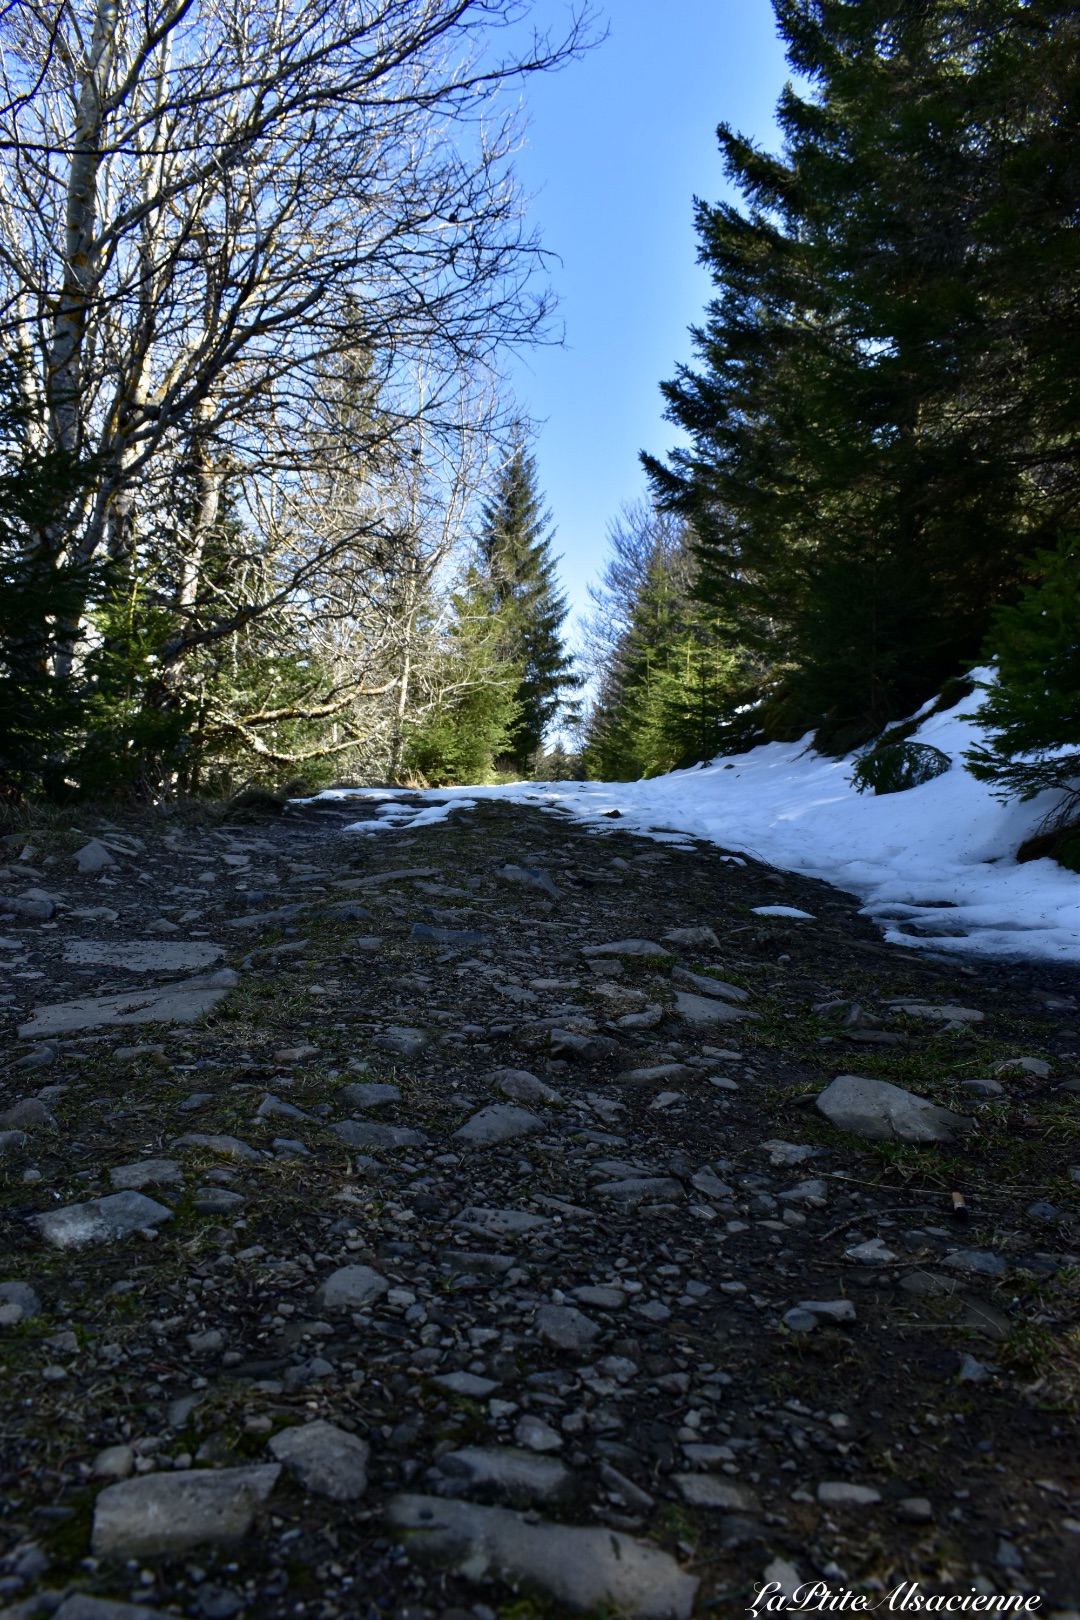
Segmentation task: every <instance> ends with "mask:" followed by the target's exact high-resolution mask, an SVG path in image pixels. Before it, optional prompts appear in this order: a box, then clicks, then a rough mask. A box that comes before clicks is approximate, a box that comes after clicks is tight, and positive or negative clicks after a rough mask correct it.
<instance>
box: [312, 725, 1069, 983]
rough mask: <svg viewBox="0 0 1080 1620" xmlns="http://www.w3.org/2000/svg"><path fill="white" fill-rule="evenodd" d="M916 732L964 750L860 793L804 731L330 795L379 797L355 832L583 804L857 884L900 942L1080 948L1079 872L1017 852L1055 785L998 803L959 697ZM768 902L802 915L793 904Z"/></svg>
mask: <svg viewBox="0 0 1080 1620" xmlns="http://www.w3.org/2000/svg"><path fill="white" fill-rule="evenodd" d="M969 701H970V702H972V703H974V702H976V701H977V700H976V699H975V698H972V699H970V700H969ZM915 739H917V740H918V741H920V742H927V743H932V744H933V746H934V747H935V748H940V749H941V750H942V752H943V753H945V754H947V755H948V756H949V758H950V760H951V761H952V764H951V768H950V769H949V770H948V771H946V772H945V773H944V774H943V775H941V776H937V777H935V778H934V779H933V780H932V781H929V782H924V783H922V784H921V785H920V786H919V787H914V788H909V789H908V790H907V791H906V792H903V793H890V794H881V795H875V794H871V793H857V792H856V791H855V789H854V787H853V786H852V785H851V773H852V769H853V766H854V763H855V758H856V756H855V755H853V754H852V755H849V756H848V757H847V758H845V759H840V760H837V759H831V758H828V757H826V756H825V755H822V754H818V753H815V752H814V750H813V748H812V747H811V746H810V742H809V738H803V740H802V741H801V742H798V743H768V744H766V745H764V746H763V747H760V748H755V749H753V750H752V751H751V752H750V753H748V754H738V755H734V756H728V757H726V758H725V757H721V758H719V759H716V760H713V761H712V762H711V763H709V764H706V765H695V766H694V767H693V768H692V769H690V770H685V771H673V772H671V773H670V774H669V775H667V776H657V777H652V778H650V779H649V780H647V781H641V782H557V783H544V784H543V785H540V784H537V783H535V782H519V783H514V784H512V785H510V786H497V787H462V788H439V789H437V790H434V791H432V792H431V793H428V794H416V793H415V792H412V791H410V792H409V793H408V794H407V795H406V797H407V798H408V799H409V801H410V802H409V803H408V804H407V805H406V804H402V803H401V802H400V800H399V799H398V797H397V796H396V795H394V794H393V793H392V792H390V791H388V790H385V789H378V790H370V791H369V792H364V790H357V789H330V790H329V791H328V792H326V793H323V794H321V795H319V797H321V798H341V797H346V796H349V795H352V796H361V795H362V796H364V797H370V798H371V799H374V800H377V801H381V803H380V819H379V820H378V821H368V822H359V823H357V824H356V829H355V830H356V831H357V832H363V833H370V834H374V835H377V834H378V833H379V832H380V831H381V830H382V828H383V827H384V826H388V825H392V826H395V827H398V828H401V827H413V826H430V825H431V824H432V823H434V822H439V821H445V820H446V818H447V817H448V816H449V815H450V813H451V811H453V810H455V809H466V808H468V809H471V808H473V807H474V806H475V805H476V804H477V803H478V802H479V801H480V800H482V799H505V800H510V801H516V802H519V803H522V804H528V805H533V806H536V807H538V808H539V809H541V810H547V811H552V812H556V813H561V814H570V815H573V816H575V817H577V818H579V819H581V820H583V821H586V822H588V823H590V824H591V825H593V826H594V828H595V830H596V831H597V832H598V833H611V832H614V831H616V830H617V829H618V830H624V831H626V832H632V833H636V834H640V835H642V836H644V837H647V838H651V839H653V840H654V841H655V842H657V843H660V844H667V845H673V846H675V847H677V848H678V847H682V848H693V844H692V843H690V842H689V840H692V839H701V840H705V841H707V842H709V843H712V844H716V845H719V846H721V847H722V848H724V849H725V850H738V851H742V852H745V853H746V854H747V855H750V856H753V857H755V858H757V859H758V860H762V861H766V862H768V863H769V864H770V865H772V866H776V867H781V868H786V869H787V870H789V871H792V872H799V873H802V874H803V875H805V876H808V877H816V878H823V879H825V880H826V881H828V882H829V883H833V884H835V885H836V886H837V887H838V888H841V889H845V890H847V891H848V892H850V893H852V894H855V895H858V896H859V897H860V899H862V900H863V902H864V906H863V910H864V912H865V913H866V914H867V915H868V916H870V917H872V918H874V919H875V921H877V922H878V923H879V924H880V926H881V927H882V929H883V930H884V933H885V937H886V939H888V940H890V941H891V942H893V943H895V944H903V945H906V946H913V947H916V948H918V947H923V948H931V949H934V950H938V951H951V952H963V953H971V954H975V955H979V956H989V957H1001V958H1021V957H1022V958H1042V959H1045V960H1050V961H1068V962H1074V961H1080V875H1078V874H1077V873H1074V872H1069V871H1066V870H1065V869H1063V868H1062V867H1060V866H1058V865H1057V864H1056V862H1054V861H1052V860H1049V859H1043V860H1038V861H1027V862H1025V863H1024V864H1022V865H1021V864H1019V863H1018V862H1017V861H1016V859H1015V851H1016V849H1017V848H1018V847H1019V845H1020V844H1021V843H1023V841H1024V839H1025V838H1029V837H1031V836H1032V834H1033V833H1034V832H1035V831H1036V830H1037V829H1038V827H1039V825H1040V823H1041V821H1042V820H1043V818H1044V817H1045V816H1046V814H1047V813H1048V811H1049V810H1051V809H1052V808H1053V805H1054V803H1055V795H1054V794H1052V793H1047V794H1043V795H1041V796H1040V797H1039V798H1038V799H1033V800H1031V801H1030V802H1029V803H1027V804H1020V803H1018V802H1015V801H1014V802H1011V803H1009V804H1005V805H1003V804H1000V803H999V802H998V801H997V800H996V799H995V798H994V797H993V796H992V793H991V791H990V788H989V786H988V785H987V784H986V783H983V782H978V781H976V780H975V778H974V777H973V776H971V775H970V774H969V772H967V771H966V770H965V769H964V768H963V760H962V755H963V754H964V752H965V750H967V749H968V748H970V747H971V746H972V745H973V744H975V743H977V742H980V741H983V740H984V737H983V733H982V732H981V730H980V728H979V727H977V726H976V725H975V724H974V723H973V722H972V721H971V720H965V719H962V718H961V717H960V715H959V714H958V713H957V711H956V710H950V711H948V712H947V713H944V714H935V715H928V716H927V717H926V718H925V719H924V720H923V721H922V724H921V725H920V726H919V729H918V731H917V732H916V733H915ZM418 799H419V800H420V801H421V804H420V807H419V808H418V807H417V802H416V801H417V800H418ZM431 801H437V802H434V803H432V802H431ZM613 810H617V811H618V812H619V814H618V817H617V818H615V817H612V816H611V812H612V811H613ZM384 812H385V813H384ZM757 909H758V910H761V911H764V912H765V913H766V914H768V913H770V912H771V913H772V914H773V915H783V916H791V915H793V914H795V915H797V913H795V911H794V908H791V907H778V906H764V907H761V908H757Z"/></svg>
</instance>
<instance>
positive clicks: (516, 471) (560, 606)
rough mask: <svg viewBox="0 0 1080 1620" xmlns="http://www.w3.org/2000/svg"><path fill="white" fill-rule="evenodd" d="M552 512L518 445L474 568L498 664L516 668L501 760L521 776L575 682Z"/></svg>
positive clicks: (489, 508)
mask: <svg viewBox="0 0 1080 1620" xmlns="http://www.w3.org/2000/svg"><path fill="white" fill-rule="evenodd" d="M550 523H551V514H550V512H548V511H545V510H544V504H543V496H542V495H541V494H540V492H539V490H538V488H537V476H536V463H535V461H534V459H533V457H532V456H531V455H529V453H528V452H527V450H526V449H525V447H524V445H523V444H520V443H519V444H518V445H517V446H516V447H515V448H514V450H513V453H512V454H511V456H510V458H509V460H508V461H507V462H506V463H505V465H504V466H503V467H502V469H501V470H500V473H499V476H498V479H497V481H496V485H495V489H494V491H493V493H492V496H491V499H490V500H489V501H488V502H487V503H486V505H485V506H484V509H483V517H482V524H481V530H480V543H479V549H480V558H481V566H482V570H483V573H484V575H485V576H486V580H487V582H488V583H487V589H488V591H489V593H490V597H489V599H490V605H491V613H492V615H493V617H494V618H495V619H496V620H497V622H498V625H499V636H498V640H497V654H498V658H499V660H500V662H503V663H506V664H511V665H514V666H515V667H516V668H517V670H518V671H519V675H518V683H517V687H516V689H515V691H514V693H513V703H514V706H515V718H514V720H513V722H512V725H511V730H510V740H509V744H508V746H507V748H506V750H505V752H504V755H503V760H504V762H505V764H506V766H507V767H509V768H510V769H512V770H514V771H516V772H517V773H518V774H519V775H524V774H525V773H526V772H527V771H528V770H529V766H530V761H531V760H532V758H533V756H534V755H535V754H536V753H537V751H538V750H539V749H540V748H541V747H542V746H543V741H544V736H545V733H546V732H547V731H548V729H549V728H550V726H551V725H552V723H553V722H554V720H555V718H556V716H557V715H558V713H559V710H560V709H561V708H562V707H563V706H564V704H565V702H566V698H565V694H566V693H568V692H570V691H573V690H574V689H575V688H576V687H577V686H578V685H579V681H578V677H577V676H576V675H575V674H574V673H573V667H572V666H573V659H572V658H571V656H570V654H569V653H568V652H567V650H566V646H565V644H564V642H563V638H562V634H561V631H562V626H563V623H564V621H565V619H566V615H567V611H568V609H567V604H566V600H565V598H564V597H563V596H561V595H560V594H559V589H558V585H557V583H556V572H555V570H556V562H557V559H556V558H555V557H553V556H552V553H551V542H552V540H553V538H554V535H553V532H552V531H551V529H550V527H549V525H550Z"/></svg>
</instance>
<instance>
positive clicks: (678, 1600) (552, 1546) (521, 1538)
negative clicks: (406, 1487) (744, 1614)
mask: <svg viewBox="0 0 1080 1620" xmlns="http://www.w3.org/2000/svg"><path fill="white" fill-rule="evenodd" d="M387 1516H388V1519H389V1522H390V1525H391V1527H392V1529H393V1530H394V1531H396V1532H397V1534H398V1535H399V1536H400V1537H401V1538H402V1540H403V1541H404V1542H405V1546H406V1549H407V1551H408V1552H409V1554H410V1556H413V1557H416V1558H420V1559H426V1560H431V1561H432V1562H434V1563H438V1564H443V1565H449V1566H450V1567H452V1568H454V1569H457V1570H459V1571H460V1572H461V1573H462V1574H464V1575H465V1576H466V1577H467V1578H468V1579H471V1580H474V1581H483V1580H488V1579H494V1578H497V1577H500V1576H502V1577H504V1578H507V1579H509V1580H510V1581H511V1582H514V1583H516V1582H520V1583H521V1584H522V1585H524V1586H526V1587H533V1588H535V1589H538V1590H539V1591H541V1592H543V1593H545V1594H546V1595H547V1596H548V1597H551V1598H553V1599H554V1601H555V1602H556V1603H561V1604H564V1605H565V1606H566V1607H567V1608H570V1609H576V1610H578V1611H579V1612H586V1613H587V1612H589V1611H591V1610H598V1609H612V1610H615V1611H616V1612H617V1613H618V1614H619V1615H621V1616H624V1617H625V1620H689V1617H690V1612H691V1609H692V1607H693V1603H694V1596H695V1594H696V1592H697V1588H698V1580H697V1577H696V1576H693V1575H688V1574H686V1573H685V1572H684V1571H683V1570H681V1569H680V1568H679V1566H678V1564H677V1563H676V1562H675V1560H674V1558H672V1557H671V1555H670V1554H669V1553H666V1552H662V1551H661V1550H660V1549H659V1548H657V1547H651V1546H649V1545H648V1543H647V1542H643V1541H638V1540H636V1539H635V1538H633V1537H631V1536H627V1535H624V1534H623V1533H622V1532H621V1531H618V1530H611V1529H608V1528H606V1527H599V1526H596V1527H590V1528H588V1529H579V1528H577V1527H574V1526H570V1525H562V1524H548V1523H545V1522H544V1521H543V1520H541V1521H540V1522H539V1523H534V1524H530V1523H529V1522H528V1521H527V1520H525V1519H523V1518H521V1517H520V1516H519V1515H518V1514H516V1513H513V1512H511V1511H510V1510H509V1509H507V1508H493V1507H479V1506H477V1504H476V1503H474V1502H455V1501H445V1500H443V1499H442V1498H440V1497H437V1496H398V1497H395V1498H393V1499H392V1500H391V1502H390V1503H389V1506H388V1510H387Z"/></svg>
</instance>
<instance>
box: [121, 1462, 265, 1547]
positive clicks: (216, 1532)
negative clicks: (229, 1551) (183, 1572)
mask: <svg viewBox="0 0 1080 1620" xmlns="http://www.w3.org/2000/svg"><path fill="white" fill-rule="evenodd" d="M280 1473H281V1466H280V1464H279V1463H266V1464H260V1465H257V1466H255V1467H251V1468H219V1469H209V1468H207V1469H202V1468H198V1469H196V1468H193V1469H188V1470H185V1471H183V1472H180V1473H169V1474H165V1473H159V1474H143V1475H141V1476H140V1477H139V1478H137V1479H128V1480H124V1481H122V1483H120V1484H118V1485H110V1486H108V1488H107V1489H106V1490H104V1491H102V1492H101V1494H100V1496H99V1497H98V1499H97V1501H96V1502H95V1504H94V1528H93V1535H92V1538H91V1545H92V1548H93V1551H94V1553H95V1554H96V1556H97V1557H99V1558H154V1557H160V1556H165V1557H173V1558H175V1557H177V1556H179V1555H180V1554H182V1553H186V1552H191V1551H192V1550H193V1549H194V1548H196V1547H205V1546H213V1545H220V1544H227V1543H229V1542H233V1541H239V1540H240V1539H241V1538H242V1537H243V1536H246V1535H247V1533H248V1531H249V1530H250V1529H251V1527H252V1525H253V1523H254V1522H255V1516H256V1514H257V1512H258V1510H259V1508H260V1507H261V1506H262V1504H263V1503H264V1502H265V1501H266V1499H267V1497H268V1496H269V1495H270V1492H271V1491H272V1490H273V1488H274V1486H275V1484H276V1483H277V1479H278V1475H279V1474H280Z"/></svg>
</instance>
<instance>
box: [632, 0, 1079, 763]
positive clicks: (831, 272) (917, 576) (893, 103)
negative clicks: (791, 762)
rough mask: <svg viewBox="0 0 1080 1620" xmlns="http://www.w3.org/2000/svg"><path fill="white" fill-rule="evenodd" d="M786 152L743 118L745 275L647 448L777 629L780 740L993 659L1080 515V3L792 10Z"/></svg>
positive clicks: (728, 275) (672, 393)
mask: <svg viewBox="0 0 1080 1620" xmlns="http://www.w3.org/2000/svg"><path fill="white" fill-rule="evenodd" d="M775 9H776V13H777V18H778V22H779V26H780V30H781V33H782V35H783V37H784V38H785V40H786V42H787V46H788V54H789V60H790V61H791V64H792V66H793V68H794V69H796V70H797V72H798V73H799V75H800V76H801V78H802V80H803V82H805V83H808V85H809V91H808V92H807V93H802V92H800V91H799V90H798V89H796V88H794V87H793V86H789V87H788V88H787V89H786V90H785V92H784V94H783V96H782V98H781V101H780V106H779V112H778V118H779V123H780V127H781V130H782V132H783V138H784V139H783V148H782V151H781V152H780V153H779V154H777V155H772V154H769V153H766V152H763V151H761V150H759V149H758V148H757V147H756V146H754V145H753V144H752V143H751V142H750V141H748V140H746V139H745V138H744V137H742V136H740V135H739V134H738V133H737V132H736V131H734V130H733V129H732V128H730V127H729V126H727V125H721V126H720V129H719V140H720V147H721V151H722V153H723V157H724V163H725V168H726V172H727V175H728V177H729V179H730V180H731V181H732V182H733V184H734V185H735V187H736V188H737V190H738V191H739V192H740V193H741V198H742V203H741V205H738V204H735V203H724V204H719V205H715V206H714V205H711V204H708V203H705V202H698V204H697V228H698V234H699V242H700V248H699V257H700V259H701V261H702V262H703V263H704V264H705V265H706V266H707V267H708V269H709V270H710V271H711V273H712V276H713V280H714V283H715V285H716V289H717V291H716V295H715V297H714V298H713V300H712V301H711V303H710V304H709V306H708V309H707V312H706V317H705V320H704V322H703V323H702V325H701V326H700V327H699V328H698V329H696V331H695V333H694V343H695V362H694V364H693V365H691V366H686V367H683V368H681V369H680V370H679V372H678V373H677V375H676V376H675V378H674V379H673V380H672V381H671V382H669V383H667V384H665V385H664V390H663V391H664V394H665V397H666V400H667V405H668V416H669V418H670V420H671V421H672V422H674V423H675V424H677V425H678V426H679V427H680V428H681V429H683V430H684V432H685V433H686V435H687V436H688V439H689V444H688V445H687V446H686V447H683V448H679V449H677V450H675V451H673V452H672V453H671V455H670V456H669V457H668V458H667V461H666V462H660V461H657V460H655V459H652V458H649V457H645V458H643V459H644V461H645V465H646V468H647V470H648V472H649V474H650V476H651V479H652V483H653V487H654V491H655V493H656V496H657V498H658V500H659V501H660V502H661V503H662V504H664V505H666V506H667V507H669V508H670V509H671V510H674V511H676V512H678V513H680V514H681V515H682V516H683V517H685V518H686V519H687V520H688V521H689V522H690V523H692V525H693V526H694V529H695V530H696V532H697V534H698V536H699V538H700V542H701V562H702V567H701V575H700V582H699V586H698V594H699V596H700V597H701V599H702V600H703V601H704V602H706V603H708V604H709V605H711V606H712V607H713V608H714V609H715V610H716V612H717V615H718V621H719V622H720V623H721V624H726V625H728V626H730V627H731V629H730V631H729V634H731V636H732V638H733V640H734V641H735V642H737V643H739V644H741V645H743V646H746V647H748V648H750V649H751V650H752V652H753V654H754V656H755V658H756V659H757V661H758V663H759V666H760V670H761V677H760V682H759V688H758V697H759V704H758V709H757V717H758V720H759V721H760V723H761V725H762V726H763V728H764V731H765V734H766V735H771V736H777V737H792V736H798V735H800V734H801V733H802V732H803V731H805V730H807V729H809V728H814V729H815V730H816V736H817V741H818V744H819V746H822V747H825V748H828V749H830V750H832V751H834V752H841V751H844V750H846V749H848V748H850V747H853V746H855V745H857V744H858V743H860V742H863V741H865V740H867V739H868V738H869V737H871V736H873V735H874V734H876V733H877V732H878V731H880V730H881V728H882V727H883V726H884V725H885V724H887V723H888V721H890V720H891V719H895V718H897V717H898V716H901V715H904V714H909V713H911V712H912V711H913V710H915V709H916V708H918V707H919V706H920V705H921V704H922V703H923V702H924V701H925V700H926V699H927V698H928V697H929V696H930V695H931V694H932V693H933V692H934V691H936V690H937V689H939V688H940V686H941V685H942V684H943V682H944V681H945V680H947V679H948V678H950V677H952V676H954V675H956V674H958V673H960V671H961V670H963V669H964V668H965V667H967V666H968V665H970V664H971V663H973V662H974V661H975V659H976V658H977V656H978V654H979V651H980V648H981V645H982V643H983V639H984V636H985V634H986V631H987V627H988V625H989V623H990V620H991V616H992V614H993V611H994V609H995V607H996V606H997V605H998V604H999V603H1001V602H1008V601H1010V600H1014V599H1015V597H1016V595H1017V592H1018V590H1019V588H1020V586H1021V584H1022V581H1023V578H1024V569H1023V562H1022V559H1023V557H1024V556H1025V555H1029V554H1030V553H1031V552H1032V551H1033V550H1034V549H1035V547H1037V546H1038V545H1040V544H1042V545H1047V544H1051V543H1052V542H1053V540H1054V537H1055V536H1056V535H1057V534H1058V533H1060V532H1063V531H1064V530H1067V529H1069V528H1071V527H1073V526H1074V525H1075V519H1076V518H1077V517H1078V516H1080V510H1078V509H1080V338H1078V336H1077V334H1078V332H1080V320H1078V316H1080V279H1078V277H1077V274H1076V258H1075V199H1076V196H1077V195H1078V194H1080V127H1078V123H1077V120H1076V117H1075V107H1076V105H1077V103H1078V100H1080V20H1078V16H1077V12H1076V8H1075V6H1073V5H1071V4H1066V3H1064V0H1030V3H1017V0H963V3H960V0H920V3H919V4H917V5H911V4H909V3H906V0H776V4H775Z"/></svg>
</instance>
